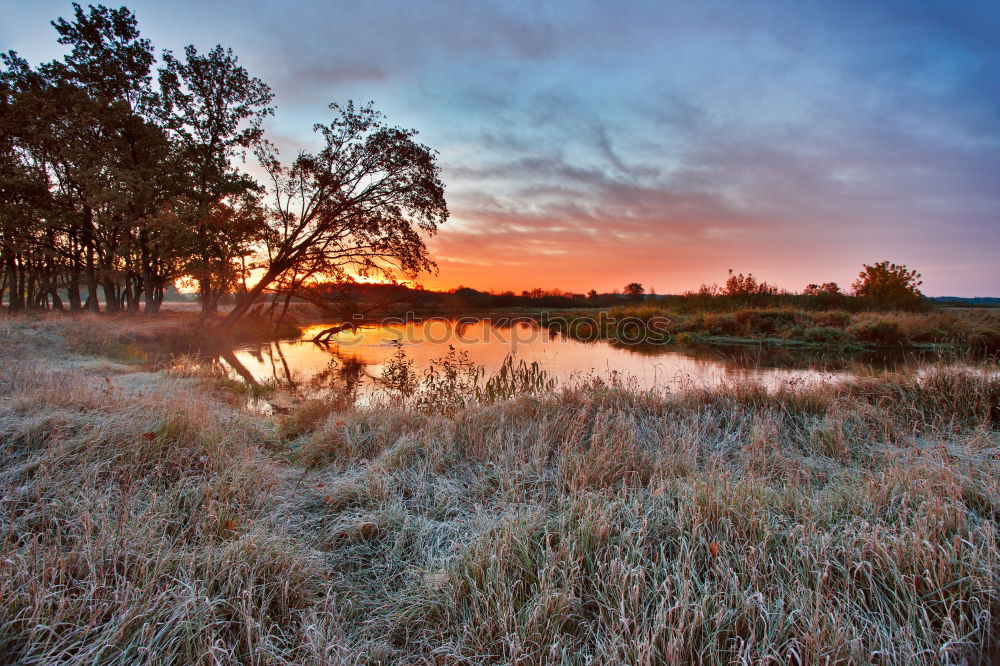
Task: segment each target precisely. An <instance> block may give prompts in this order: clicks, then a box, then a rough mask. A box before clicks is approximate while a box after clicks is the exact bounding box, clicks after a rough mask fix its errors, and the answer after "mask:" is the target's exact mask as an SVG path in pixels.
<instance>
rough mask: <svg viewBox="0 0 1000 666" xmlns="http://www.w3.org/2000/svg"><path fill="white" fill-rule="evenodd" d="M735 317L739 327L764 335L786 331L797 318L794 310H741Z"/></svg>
mask: <svg viewBox="0 0 1000 666" xmlns="http://www.w3.org/2000/svg"><path fill="white" fill-rule="evenodd" d="M735 317H736V325H737V326H739V327H740V328H745V329H747V330H748V332H749V333H751V334H753V333H762V334H765V335H769V334H774V333H780V332H782V331H786V330H788V329H790V328H791V327H792V326H794V325H795V324H796V322H797V321H798V319H799V317H798V315H797V314H796V313H795V311H794V310H741V311H739V312H737V313H736V315H735Z"/></svg>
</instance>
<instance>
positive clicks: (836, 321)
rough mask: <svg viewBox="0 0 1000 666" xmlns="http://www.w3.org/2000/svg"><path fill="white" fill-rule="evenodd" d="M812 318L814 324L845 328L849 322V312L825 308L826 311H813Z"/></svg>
mask: <svg viewBox="0 0 1000 666" xmlns="http://www.w3.org/2000/svg"><path fill="white" fill-rule="evenodd" d="M812 319H813V323H814V324H815V325H816V326H824V327H826V326H832V327H835V328H847V326H848V325H849V324H850V323H851V313H850V312H844V311H843V310H827V311H826V312H817V313H815V314H814V315H813V316H812Z"/></svg>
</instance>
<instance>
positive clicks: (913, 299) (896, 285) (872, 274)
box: [854, 261, 924, 309]
mask: <svg viewBox="0 0 1000 666" xmlns="http://www.w3.org/2000/svg"><path fill="white" fill-rule="evenodd" d="M921 277H922V276H921V275H920V273H918V272H917V271H916V270H913V269H908V268H907V267H906V266H904V265H902V264H893V263H890V262H888V261H880V262H878V263H876V264H873V265H868V264H865V265H864V270H862V271H861V272H860V273H859V274H858V279H857V281H855V283H854V294H855V295H856V296H858V297H860V298H863V299H865V300H867V301H869V302H870V303H872V304H874V305H876V306H878V307H887V308H899V309H910V308H914V307H918V306H919V305H921V302H922V301H923V296H924V295H923V294H922V293H921V292H920V288H919V287H920V285H921V284H923V281H922V280H921V279H920V278H921Z"/></svg>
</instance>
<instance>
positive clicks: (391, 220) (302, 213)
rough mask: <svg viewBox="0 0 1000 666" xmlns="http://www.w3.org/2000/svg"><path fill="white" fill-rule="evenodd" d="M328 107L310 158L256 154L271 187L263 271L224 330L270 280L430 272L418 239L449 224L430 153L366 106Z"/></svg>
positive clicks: (265, 150)
mask: <svg viewBox="0 0 1000 666" xmlns="http://www.w3.org/2000/svg"><path fill="white" fill-rule="evenodd" d="M330 108H331V110H333V111H334V114H335V117H334V119H333V120H332V121H331V122H330V124H329V125H323V124H317V125H316V126H315V128H314V129H315V130H316V132H318V133H319V134H320V135H321V137H322V139H323V147H322V148H321V149H320V150H319V151H318V152H316V153H306V152H302V153H300V154H299V155H298V157H297V158H296V159H295V160H294V161H293V162H292V163H291V165H289V166H285V165H284V164H282V163H281V161H280V160H279V159H278V155H277V152H276V151H275V150H274V148H273V147H272V146H270V145H267V144H265V145H263V146H261V147H260V148H259V149H258V150H257V155H258V158H259V159H260V161H261V164H262V166H263V167H264V169H265V170H266V171H267V173H268V175H269V177H270V181H271V182H270V202H269V206H268V208H269V213H270V219H269V220H268V230H267V235H266V247H265V250H264V256H263V257H262V259H263V260H262V261H261V268H262V269H263V270H264V273H263V275H262V276H261V278H260V280H259V281H258V282H257V283H256V284H255V285H254V286H253V287H252V288H251V289H250V290H249V292H248V294H247V296H246V298H244V299H243V300H242V301H241V302H240V303H239V304H237V306H236V307H235V308H234V309H233V310H232V311H231V312H230V313H229V314H228V315H227V316H226V318H225V319H224V320H223V322H222V326H223V327H231V326H232V325H234V324H235V323H236V322H238V321H239V320H240V319H241V318H242V317H243V315H244V314H245V313H246V312H247V310H248V309H249V308H250V306H251V305H252V304H253V302H254V301H255V300H256V299H257V297H259V296H260V295H261V294H262V293H263V292H264V290H265V289H267V288H269V287H270V286H271V285H273V284H275V283H276V282H277V281H279V280H283V281H284V282H285V283H286V284H292V285H294V283H295V281H296V280H295V278H296V276H297V275H298V274H299V273H300V272H301V271H308V272H310V273H315V272H316V271H321V272H322V274H323V275H324V276H326V277H327V278H328V279H332V280H335V281H336V280H343V279H350V278H353V277H354V276H358V277H367V278H373V277H374V278H381V279H386V280H392V279H395V278H396V277H397V276H400V275H402V276H405V277H413V276H416V275H417V274H419V273H420V272H422V271H429V270H434V269H435V268H436V265H435V264H434V262H433V261H431V259H430V257H429V256H428V252H427V247H426V245H425V243H424V238H423V237H424V236H425V235H430V234H433V233H434V232H435V231H436V230H437V227H438V225H439V224H441V223H443V222H444V221H445V220H447V218H448V208H447V205H446V203H445V199H444V185H443V183H442V182H441V179H440V169H439V167H438V165H437V162H436V159H435V157H436V155H435V153H434V152H433V151H432V150H431V149H429V148H427V147H426V146H424V145H422V144H420V143H417V142H416V141H415V139H414V137H415V136H416V132H415V131H414V130H407V129H401V128H399V127H390V126H388V125H387V124H386V123H385V122H384V120H383V116H382V114H380V113H379V112H378V111H376V110H375V109H374V107H373V106H372V105H371V104H368V105H365V106H363V107H361V108H359V109H356V108H355V106H354V104H353V103H348V104H347V105H346V106H345V107H340V106H338V105H337V104H331V105H330Z"/></svg>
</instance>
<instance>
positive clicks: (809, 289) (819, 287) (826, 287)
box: [802, 282, 840, 296]
mask: <svg viewBox="0 0 1000 666" xmlns="http://www.w3.org/2000/svg"><path fill="white" fill-rule="evenodd" d="M802 293H803V294H805V295H806V296H835V295H838V294H840V285H838V284H837V283H836V282H824V283H823V284H815V283H813V284H807V285H806V288H805V289H804V290H803V291H802Z"/></svg>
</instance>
